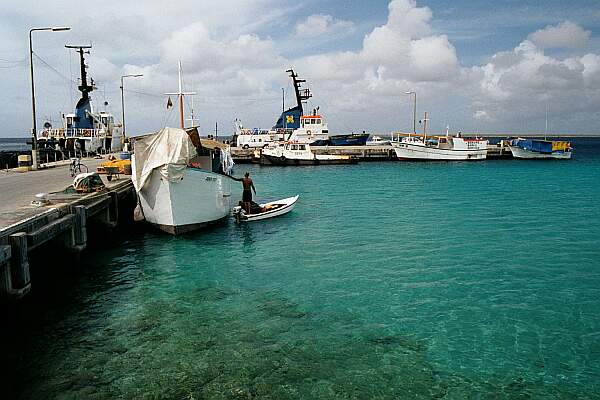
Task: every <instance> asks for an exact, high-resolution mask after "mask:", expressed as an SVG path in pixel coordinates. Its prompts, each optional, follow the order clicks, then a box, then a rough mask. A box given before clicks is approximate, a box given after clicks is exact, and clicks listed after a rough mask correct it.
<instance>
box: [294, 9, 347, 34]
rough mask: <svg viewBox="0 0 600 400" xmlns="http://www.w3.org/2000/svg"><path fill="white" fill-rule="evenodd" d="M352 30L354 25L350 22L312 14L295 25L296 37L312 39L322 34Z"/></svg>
mask: <svg viewBox="0 0 600 400" xmlns="http://www.w3.org/2000/svg"><path fill="white" fill-rule="evenodd" d="M353 29H354V23H353V22H352V21H344V20H339V19H335V18H333V17H332V16H331V15H324V14H314V15H310V16H308V17H307V18H306V20H304V21H302V22H300V23H298V24H297V25H296V35H298V36H302V37H314V36H321V35H324V34H337V33H341V32H346V33H347V32H349V31H352V30H353Z"/></svg>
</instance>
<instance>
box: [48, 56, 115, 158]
mask: <svg viewBox="0 0 600 400" xmlns="http://www.w3.org/2000/svg"><path fill="white" fill-rule="evenodd" d="M66 47H67V48H75V49H77V50H76V51H77V52H78V53H79V61H80V69H81V84H80V85H79V86H78V87H77V88H78V90H79V91H80V92H81V98H80V99H79V101H78V102H77V104H76V106H75V111H74V112H73V113H68V114H62V122H63V126H62V128H54V127H52V124H51V123H50V122H46V123H44V129H43V130H41V131H40V132H38V134H37V142H38V147H40V148H52V149H60V150H67V151H70V150H74V151H76V152H79V153H80V154H83V153H110V152H115V151H119V150H121V148H122V147H123V139H124V138H123V137H122V133H121V130H120V126H118V125H117V124H116V123H115V118H114V116H113V115H112V114H110V113H108V112H105V111H100V112H96V111H94V109H93V107H92V102H91V97H90V95H89V94H90V93H91V92H92V91H93V90H95V89H96V87H95V86H94V80H93V79H90V83H89V84H88V80H87V71H86V68H87V65H86V64H85V58H84V54H86V53H87V54H89V49H90V48H91V47H92V46H66ZM86 49H87V50H86ZM106 104H108V103H105V105H106Z"/></svg>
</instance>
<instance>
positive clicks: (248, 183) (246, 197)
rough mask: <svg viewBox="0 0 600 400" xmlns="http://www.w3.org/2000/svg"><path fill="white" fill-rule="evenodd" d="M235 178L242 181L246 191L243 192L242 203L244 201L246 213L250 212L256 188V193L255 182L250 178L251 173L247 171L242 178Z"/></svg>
mask: <svg viewBox="0 0 600 400" xmlns="http://www.w3.org/2000/svg"><path fill="white" fill-rule="evenodd" d="M232 178H233V177H232ZM233 179H234V180H236V181H241V182H242V186H243V187H244V191H243V192H242V203H244V210H245V211H246V214H250V208H251V206H252V190H254V194H256V188H255V187H254V182H252V179H250V173H249V172H246V173H245V174H244V177H243V178H242V179H238V178H233Z"/></svg>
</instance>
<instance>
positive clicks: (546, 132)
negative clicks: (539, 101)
mask: <svg viewBox="0 0 600 400" xmlns="http://www.w3.org/2000/svg"><path fill="white" fill-rule="evenodd" d="M547 136H548V102H546V130H545V131H544V140H548V139H547Z"/></svg>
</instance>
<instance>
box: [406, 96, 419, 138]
mask: <svg viewBox="0 0 600 400" xmlns="http://www.w3.org/2000/svg"><path fill="white" fill-rule="evenodd" d="M405 94H408V95H411V94H414V95H415V101H414V103H413V133H414V134H416V133H417V92H415V91H414V90H411V91H410V92H405Z"/></svg>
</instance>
